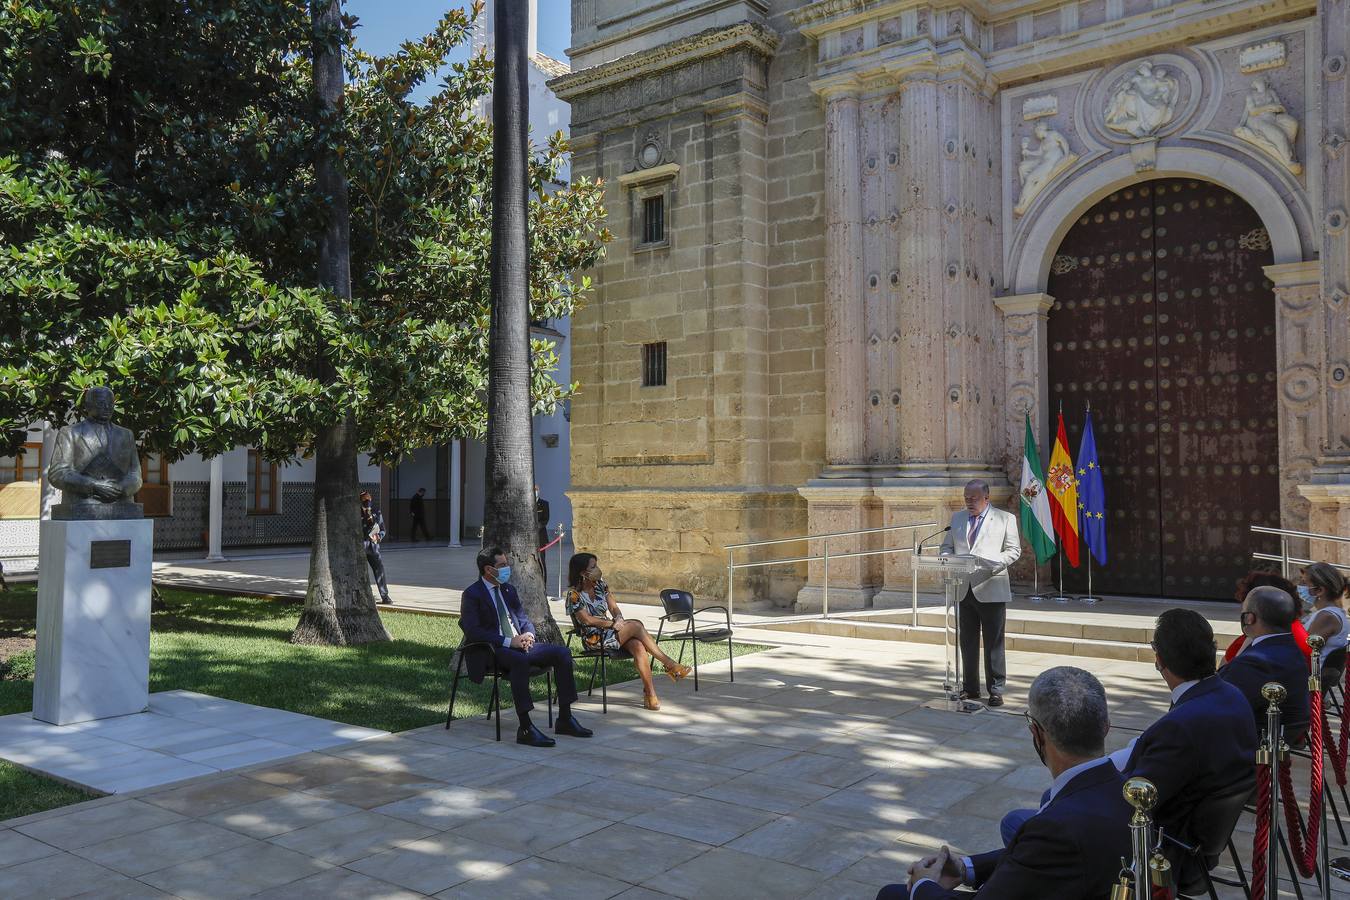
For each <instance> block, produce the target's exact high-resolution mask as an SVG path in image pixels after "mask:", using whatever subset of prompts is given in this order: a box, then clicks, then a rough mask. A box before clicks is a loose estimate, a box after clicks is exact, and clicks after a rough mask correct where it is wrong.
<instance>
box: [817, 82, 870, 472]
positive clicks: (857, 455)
mask: <svg viewBox="0 0 1350 900" xmlns="http://www.w3.org/2000/svg"><path fill="white" fill-rule="evenodd" d="M825 101H826V103H825V353H826V361H825V397H826V423H825V461H826V463H827V464H829V465H857V464H861V463H863V462H865V461H866V458H867V448H866V446H865V430H864V423H863V404H864V402H865V400H866V391H867V387H866V384H867V382H866V371H865V366H864V362H865V359H866V353H865V351H864V344H863V342H864V340H865V337H864V335H863V329H864V327H865V322H864V314H865V313H864V302H863V284H862V279H863V273H862V267H863V260H862V184H861V177H862V154H861V149H860V137H861V135H860V132H859V121H858V97H857V95H856V94H855V93H853V92H852V91H850V90H847V89H842V88H841V89H836V90H835V91H834V92H833V93H827V94H826V95H825Z"/></svg>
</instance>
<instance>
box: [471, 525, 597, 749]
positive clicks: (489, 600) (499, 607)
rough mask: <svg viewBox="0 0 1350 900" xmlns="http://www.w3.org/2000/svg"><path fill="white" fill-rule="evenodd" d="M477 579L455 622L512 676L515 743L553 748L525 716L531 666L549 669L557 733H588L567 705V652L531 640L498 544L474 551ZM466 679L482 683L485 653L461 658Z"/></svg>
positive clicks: (570, 682) (570, 690)
mask: <svg viewBox="0 0 1350 900" xmlns="http://www.w3.org/2000/svg"><path fill="white" fill-rule="evenodd" d="M477 562H478V576H479V577H478V580H477V581H475V582H474V583H473V584H471V585H469V586H468V587H467V588H465V589H464V594H463V596H462V597H461V598H460V601H459V627H460V629H461V630H462V631H463V632H464V639H465V641H467V642H470V643H477V642H482V643H486V644H490V645H491V646H492V648H493V654H494V655H495V656H496V659H497V665H498V666H500V667H501V669H502V671H503V672H504V673H505V674H506V676H507V678H508V679H510V681H511V698H512V699H513V700H514V701H515V705H516V717H517V719H519V722H520V724H519V727H518V728H517V730H516V743H517V744H527V745H529V746H531V747H552V746H553V745H554V743H556V742H555V741H554V740H553V738H551V737H549V736H548V735H546V734H544V732H542V731H540V730H539V729H538V728H537V727H536V726H535V725H534V723H533V722H531V721H530V710H531V709H533V708H534V701H533V700H531V699H530V669H531V668H532V667H538V668H541V669H552V670H553V681H554V683H555V684H556V685H557V686H558V724H557V725H556V726H554V728H553V731H554V732H555V733H556V734H568V735H571V736H572V737H580V738H586V737H590V736H591V734H592V732H591V730H590V729H589V728H583V727H581V723H580V722H578V721H577V719H576V716H574V715H572V704H573V703H574V702H576V699H577V685H576V681H575V680H574V679H573V677H572V651H570V650H568V649H567V648H566V647H563V646H559V645H558V644H545V643H543V642H541V641H536V640H535V637H534V623H532V622H531V621H530V620H529V619H528V618H527V617H526V615H525V609H524V607H522V606H521V605H520V597H519V595H518V594H517V593H516V589H515V588H513V587H512V586H511V585H510V584H509V583H508V582H509V581H510V579H511V566H510V565H509V560H508V559H507V556H506V553H505V552H504V551H503V550H502V549H501V548H500V547H493V548H492V549H491V550H484V551H483V552H482V553H479V554H478V559H477ZM464 660H465V663H466V664H467V666H468V670H469V678H470V680H472V681H474V682H475V683H481V682H482V680H483V677H484V676H485V675H486V673H487V662H488V661H487V655H486V653H485V652H482V651H479V652H472V651H471V652H469V653H468V654H467V655H466V656H465V658H464Z"/></svg>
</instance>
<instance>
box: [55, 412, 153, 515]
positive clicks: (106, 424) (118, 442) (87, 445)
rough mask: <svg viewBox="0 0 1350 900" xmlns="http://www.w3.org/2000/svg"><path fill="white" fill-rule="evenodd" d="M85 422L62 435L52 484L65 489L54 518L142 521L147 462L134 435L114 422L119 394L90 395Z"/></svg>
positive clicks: (70, 427) (67, 427) (58, 442)
mask: <svg viewBox="0 0 1350 900" xmlns="http://www.w3.org/2000/svg"><path fill="white" fill-rule="evenodd" d="M82 406H83V409H84V415H85V418H84V419H82V420H81V421H79V422H76V423H75V424H74V425H67V426H65V427H64V428H62V429H61V431H60V432H59V433H58V434H57V436H56V446H55V448H54V449H53V450H52V461H51V463H50V464H49V465H48V466H47V481H48V483H49V484H51V485H52V486H53V487H57V488H60V489H61V502H60V503H58V504H57V505H56V506H54V507H52V518H53V519H139V518H141V505H140V504H139V503H136V502H135V501H134V500H132V497H134V496H135V495H136V492H137V491H139V490H140V489H141V460H140V455H139V454H138V453H137V452H136V440H135V438H134V437H133V436H132V434H131V431H130V430H128V429H126V428H123V427H121V426H120V425H114V424H113V423H112V413H113V392H112V391H111V390H110V389H108V388H106V387H92V388H89V389H88V390H86V391H85V392H84V398H83V401H82Z"/></svg>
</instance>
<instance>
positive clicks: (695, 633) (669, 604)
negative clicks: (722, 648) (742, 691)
mask: <svg viewBox="0 0 1350 900" xmlns="http://www.w3.org/2000/svg"><path fill="white" fill-rule="evenodd" d="M661 607H662V609H664V610H665V613H666V614H665V615H664V616H662V617H661V624H660V625H659V626H658V627H657V629H656V640H657V642H658V643H660V642H661V641H679V642H680V664H681V665H683V664H684V648H685V647H686V646H687V645H690V644H692V645H693V648H694V690H698V645H699V644H700V643H703V644H716V643H721V642H722V641H726V643H727V670H728V671H729V672H730V673H731V680H732V681H735V680H736V663H735V655H734V654H733V653H732V651H731V635H732V630H731V612H730V611H729V610H728V609H727V608H726V607H725V606H705V607H703V608H701V609H694V595H693V594H691V593H689V592H688V591H682V590H679V589H678V588H666V589H665V590H664V591H662V592H661ZM719 611H720V612H721V613H722V615H723V616H724V617H725V624H717V625H704V626H702V627H700V626H699V624H698V620H697V617H698V615H699V614H700V613H710V612H719ZM681 623H683V625H684V627H683V628H681V629H679V630H678V631H671V632H670V633H669V634H666V633H665V628H666V625H667V624H670V625H679V624H681Z"/></svg>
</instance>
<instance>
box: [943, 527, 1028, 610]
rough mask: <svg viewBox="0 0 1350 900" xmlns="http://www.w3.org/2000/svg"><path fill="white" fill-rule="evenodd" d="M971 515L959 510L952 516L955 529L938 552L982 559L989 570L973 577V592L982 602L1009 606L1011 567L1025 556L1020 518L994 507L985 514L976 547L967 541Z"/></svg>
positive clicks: (976, 539)
mask: <svg viewBox="0 0 1350 900" xmlns="http://www.w3.org/2000/svg"><path fill="white" fill-rule="evenodd" d="M969 523H970V513H968V512H966V511H965V510H964V509H962V510H958V511H957V512H956V514H955V515H953V516H952V530H951V531H949V532H947V537H946V539H945V540H943V542H942V549H941V550H939V551H938V553H939V554H940V555H942V556H946V555H948V554H951V553H957V554H965V553H969V554H970V555H972V556H976V557H979V558H980V559H982V560H984V561H985V563H986V564H987V565H988V567H989V568H988V569H987V570H985V571H981V572H976V573H975V574H974V575H972V576H970V590H971V592H972V593H973V594H974V595H975V599H976V600H978V601H980V602H981V603H1007V602H1009V601H1010V600H1012V584H1011V583H1010V582H1009V581H1008V566H1010V565H1012V564H1013V563H1015V562H1017V559H1018V557H1020V556H1021V555H1022V538H1021V536H1020V535H1019V534H1018V533H1017V516H1014V515H1013V514H1012V513H1009V512H1004V511H1003V510H1001V509H998V508H996V507H994V506H992V505H991V506H990V507H989V511H988V512H987V513H985V516H984V524H983V525H981V526H980V530H979V533H977V534H976V535H975V546H973V547H972V546H971V545H970V544H969V543H968V542H967V541H966V530H967V526H968V525H969Z"/></svg>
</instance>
